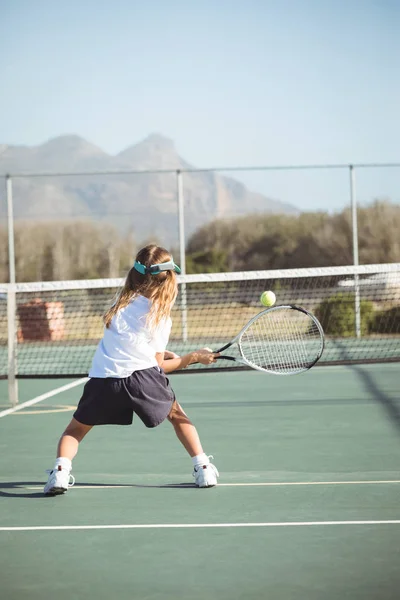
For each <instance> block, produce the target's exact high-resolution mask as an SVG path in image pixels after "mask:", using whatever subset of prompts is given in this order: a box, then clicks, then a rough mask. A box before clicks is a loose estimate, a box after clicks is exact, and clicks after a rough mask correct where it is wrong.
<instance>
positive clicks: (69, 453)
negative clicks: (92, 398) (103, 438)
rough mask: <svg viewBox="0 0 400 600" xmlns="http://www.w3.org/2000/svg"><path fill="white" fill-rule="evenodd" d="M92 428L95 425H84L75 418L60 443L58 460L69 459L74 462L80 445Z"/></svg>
mask: <svg viewBox="0 0 400 600" xmlns="http://www.w3.org/2000/svg"><path fill="white" fill-rule="evenodd" d="M92 427H93V425H84V424H83V423H79V421H77V420H76V419H74V418H73V419H72V421H71V422H70V424H69V425H68V427H67V428H66V430H65V431H64V433H63V434H62V436H61V438H60V441H59V442H58V446H57V458H61V457H62V458H68V459H69V460H71V461H72V459H73V458H75V456H76V453H77V452H78V446H79V443H80V442H81V441H82V440H83V438H84V437H85V435H86V434H87V433H88V432H89V431H90V430H91V429H92Z"/></svg>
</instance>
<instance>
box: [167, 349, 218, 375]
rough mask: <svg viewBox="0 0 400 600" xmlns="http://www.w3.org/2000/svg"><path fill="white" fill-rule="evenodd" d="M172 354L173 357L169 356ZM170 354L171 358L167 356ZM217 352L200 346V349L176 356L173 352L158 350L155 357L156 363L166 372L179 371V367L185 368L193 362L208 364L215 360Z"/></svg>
mask: <svg viewBox="0 0 400 600" xmlns="http://www.w3.org/2000/svg"><path fill="white" fill-rule="evenodd" d="M171 355H173V357H172V356H171ZM169 356H171V358H169ZM217 356H219V355H218V354H217V353H215V352H213V351H212V350H211V349H210V348H201V349H200V350H194V352H189V354H185V355H184V356H178V355H177V354H174V353H173V352H169V351H166V352H158V353H157V354H156V359H157V362H158V365H159V366H160V367H161V368H162V369H163V370H164V371H165V372H166V373H172V371H179V370H180V369H186V367H188V366H189V365H193V364H195V363H201V364H203V365H209V364H211V363H213V362H215V361H216V358H217Z"/></svg>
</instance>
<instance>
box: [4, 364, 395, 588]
mask: <svg viewBox="0 0 400 600" xmlns="http://www.w3.org/2000/svg"><path fill="white" fill-rule="evenodd" d="M171 380H172V385H173V387H174V389H175V391H176V394H177V397H178V399H179V401H180V402H181V404H182V405H183V407H184V408H185V409H186V411H187V412H188V414H189V415H190V416H191V418H192V420H193V421H194V423H195V424H196V426H197V428H198V430H199V433H200V436H201V438H202V441H203V445H204V449H205V451H206V452H207V453H211V454H213V455H214V457H215V461H214V462H215V464H216V465H217V467H218V469H219V471H220V485H219V486H218V487H216V488H212V489H202V490H200V489H196V488H195V487H193V483H192V481H193V479H192V476H191V471H192V467H191V460H190V458H188V457H187V455H186V453H185V451H184V450H183V448H182V447H181V446H180V445H179V442H178V441H177V440H176V438H175V437H174V434H173V430H172V427H171V426H170V424H169V423H168V422H165V423H163V424H162V425H161V426H160V427H158V428H156V429H153V430H148V429H146V428H145V427H144V426H143V425H142V424H141V422H140V421H139V420H136V421H135V422H134V425H133V426H132V427H117V426H106V427H97V428H94V429H93V430H92V431H91V432H90V433H89V435H88V436H87V438H86V439H85V440H84V442H83V443H82V445H81V448H80V452H79V454H78V456H77V458H76V459H75V461H74V470H73V472H74V475H75V477H76V484H75V486H74V487H73V488H71V489H70V490H69V491H68V493H67V494H65V495H64V496H59V497H55V498H46V497H44V496H43V494H42V487H43V484H44V482H45V480H46V478H47V476H46V474H45V469H46V468H50V467H51V466H52V463H53V457H54V452H55V446H56V443H57V440H58V437H59V435H60V434H61V432H62V430H63V428H64V427H65V425H66V424H67V422H68V421H69V419H70V418H71V415H72V411H73V407H74V406H75V405H76V403H77V401H78V400H79V396H80V393H81V386H77V387H74V388H72V389H70V390H68V391H65V392H62V393H59V394H56V395H54V396H51V397H49V398H47V399H45V400H43V401H42V402H39V403H37V404H35V405H33V406H29V407H28V408H26V409H25V410H21V411H19V412H16V413H14V414H8V415H6V416H4V417H3V418H0V447H1V454H0V460H1V470H0V472H1V484H0V495H1V504H2V510H1V513H0V545H1V572H0V574H1V597H2V598H5V599H6V600H25V599H29V600H39V599H45V600H47V599H50V598H54V597H57V598H59V599H61V600H67V599H68V600H71V599H74V600H75V599H76V600H82V599H92V598H93V599H96V600H97V599H98V600H103V599H109V598H118V599H121V600H125V599H128V598H129V599H138V600H161V599H165V600H172V599H174V600H177V599H179V600H180V599H185V600H186V599H188V600H203V599H204V600H205V599H207V600H209V599H211V600H214V599H215V600H217V599H221V600H228V599H230V600H236V599H252V600H253V599H254V600H256V599H257V600H258V599H264V598H265V599H268V600H334V599H337V598H340V599H347V598H348V599H351V600H358V599H360V600H361V599H363V600H378V599H379V600H387V599H392V598H393V599H394V598H398V596H399V589H400V568H399V564H400V467H399V464H400V399H399V388H400V385H399V383H400V367H399V365H398V364H384V365H379V364H375V365H368V366H351V367H342V366H341V367H327V366H322V367H316V368H314V369H312V370H311V371H309V372H308V373H305V374H303V375H299V376H296V377H277V376H272V375H265V374H263V373H258V372H254V371H251V372H250V371H241V372H234V373H227V372H223V373H209V374H202V373H196V374H192V375H188V376H181V375H179V376H177V375H175V376H172V377H171ZM0 383H1V387H0V393H1V399H2V401H1V402H0V404H1V405H2V407H1V408H0V411H2V410H5V409H6V408H8V407H7V400H6V392H7V384H6V382H4V381H2V382H0ZM66 383H68V382H67V381H66V380H56V381H52V380H43V381H38V380H23V381H20V382H19V387H20V401H21V402H24V401H26V400H30V399H33V398H35V397H36V396H38V395H41V394H43V393H45V392H47V391H49V390H51V389H54V388H57V387H59V386H62V385H65V384H66ZM0 416H1V412H0Z"/></svg>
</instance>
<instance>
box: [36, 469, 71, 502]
mask: <svg viewBox="0 0 400 600" xmlns="http://www.w3.org/2000/svg"><path fill="white" fill-rule="evenodd" d="M46 473H48V474H49V478H48V480H47V483H46V485H45V486H44V489H43V492H44V493H45V494H46V495H47V496H57V495H58V494H64V493H65V492H66V491H67V490H68V488H69V487H72V486H73V485H74V483H75V478H74V476H73V475H71V471H68V470H67V469H63V468H62V467H61V466H58V467H57V468H56V469H51V471H46Z"/></svg>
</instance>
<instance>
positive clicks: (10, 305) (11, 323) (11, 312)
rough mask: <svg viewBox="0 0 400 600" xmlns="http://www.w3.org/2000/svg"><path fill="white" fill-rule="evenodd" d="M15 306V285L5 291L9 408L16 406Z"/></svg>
mask: <svg viewBox="0 0 400 600" xmlns="http://www.w3.org/2000/svg"><path fill="white" fill-rule="evenodd" d="M16 306H17V303H16V291H15V285H14V284H11V285H9V286H8V290H7V338H8V342H7V343H8V400H9V402H10V404H11V406H16V405H17V404H18V380H17V328H16V319H15V314H16Z"/></svg>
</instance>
